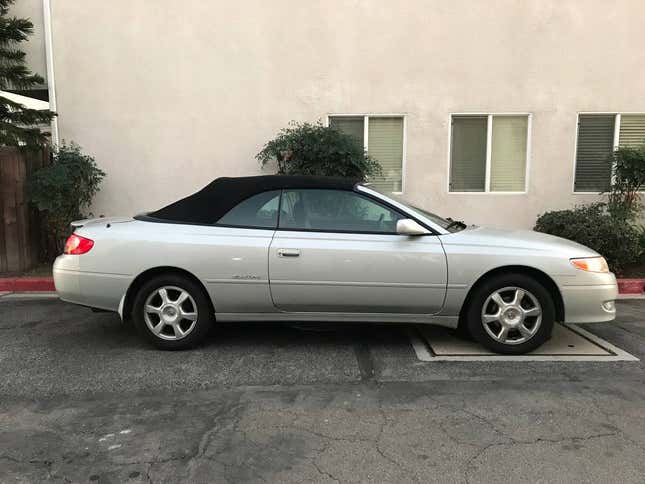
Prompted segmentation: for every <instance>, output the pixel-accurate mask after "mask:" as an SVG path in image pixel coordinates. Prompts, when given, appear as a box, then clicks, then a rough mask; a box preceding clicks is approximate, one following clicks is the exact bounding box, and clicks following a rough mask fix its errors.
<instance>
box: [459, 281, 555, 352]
mask: <svg viewBox="0 0 645 484" xmlns="http://www.w3.org/2000/svg"><path fill="white" fill-rule="evenodd" d="M466 318H467V327H468V331H469V332H470V334H471V335H472V336H473V338H475V340H477V341H478V342H479V343H481V344H482V345H484V346H485V347H486V348H488V349H490V350H492V351H495V352H497V353H504V354H512V355H518V354H523V353H527V352H529V351H532V350H534V349H536V348H538V347H539V346H541V345H542V344H543V343H544V342H545V341H547V340H548V339H549V338H550V337H551V331H552V330H553V323H554V321H555V305H554V303H553V298H552V297H551V294H549V291H548V290H547V289H546V288H545V287H544V286H543V285H542V284H540V283H539V282H538V281H536V280H535V279H533V278H531V277H529V276H526V275H523V274H506V275H499V276H495V277H492V278H490V279H489V280H486V281H484V283H483V284H481V285H480V286H479V287H477V288H476V289H475V292H474V293H473V296H472V298H471V300H470V304H469V306H468V308H467V315H466Z"/></svg>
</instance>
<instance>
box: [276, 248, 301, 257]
mask: <svg viewBox="0 0 645 484" xmlns="http://www.w3.org/2000/svg"><path fill="white" fill-rule="evenodd" d="M278 257H300V249H278Z"/></svg>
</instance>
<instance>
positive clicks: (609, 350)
mask: <svg viewBox="0 0 645 484" xmlns="http://www.w3.org/2000/svg"><path fill="white" fill-rule="evenodd" d="M562 326H563V327H564V328H566V329H569V330H571V331H573V332H574V333H576V334H578V335H580V336H581V337H583V338H585V339H586V340H588V341H590V342H591V343H593V344H594V345H596V346H598V347H599V348H600V349H602V350H605V351H604V352H603V354H597V355H590V354H575V353H573V354H552V355H550V354H544V353H542V354H531V353H529V354H526V355H500V354H494V353H488V352H485V351H482V349H481V347H479V345H477V344H476V343H474V342H473V343H472V344H469V345H470V346H472V347H473V348H474V349H475V353H476V352H477V350H479V351H480V352H481V354H463V352H462V351H461V350H458V351H455V353H456V354H452V355H451V354H449V353H446V352H445V351H443V352H442V354H441V355H437V354H435V353H434V351H432V341H431V340H426V339H425V338H423V337H422V335H421V333H420V332H419V331H418V330H415V329H409V330H408V337H409V338H410V342H411V344H412V348H413V349H414V352H415V353H416V355H417V358H418V359H419V360H420V361H426V362H430V361H526V362H533V361H563V362H565V361H639V359H638V358H637V357H635V356H633V355H631V354H630V353H627V352H626V351H625V350H622V349H621V348H618V347H617V346H614V345H613V344H611V343H609V342H608V341H606V340H604V339H602V338H599V337H598V336H596V335H594V334H592V333H590V332H588V331H586V330H584V329H582V328H581V327H579V326H578V325H575V324H567V325H562ZM443 346H444V348H445V346H446V345H445V344H444V345H443ZM456 346H457V345H456ZM458 346H461V347H462V348H463V342H460V344H459V345H458ZM455 349H457V348H455Z"/></svg>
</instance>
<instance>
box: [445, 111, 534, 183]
mask: <svg viewBox="0 0 645 484" xmlns="http://www.w3.org/2000/svg"><path fill="white" fill-rule="evenodd" d="M455 116H486V117H487V125H486V181H485V184H484V191H481V192H459V191H453V190H450V181H451V178H450V177H451V172H452V118H453V117H455ZM493 116H526V117H527V123H526V157H525V160H524V168H525V170H526V171H525V173H524V190H522V191H518V192H495V191H491V189H490V170H491V154H492V140H493ZM532 132H533V113H513V112H502V113H450V114H449V115H448V176H447V177H446V180H447V181H446V191H447V193H448V194H449V195H526V194H527V193H528V191H529V188H528V187H529V175H530V173H531V153H532V147H531V145H532V143H531V138H532Z"/></svg>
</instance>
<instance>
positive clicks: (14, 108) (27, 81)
mask: <svg viewBox="0 0 645 484" xmlns="http://www.w3.org/2000/svg"><path fill="white" fill-rule="evenodd" d="M14 2H15V0H0V90H2V91H7V90H12V89H13V90H24V89H30V88H32V87H34V86H38V85H40V84H42V83H43V82H44V79H43V78H42V77H41V76H39V75H38V74H34V73H32V72H31V71H30V70H29V68H28V67H27V66H26V63H25V53H24V52H23V51H21V50H20V49H19V45H20V43H21V42H24V41H25V40H27V39H28V38H29V36H30V35H31V34H32V33H33V29H34V25H33V23H32V22H31V20H29V19H26V18H17V17H15V16H10V15H9V7H10V6H11V5H12V4H13V3H14ZM53 116H54V113H52V112H51V111H48V110H45V111H41V110H36V109H28V108H26V107H25V106H24V105H22V104H20V103H17V102H14V101H12V100H10V99H8V98H7V97H5V96H2V95H1V94H0V145H3V146H20V147H27V148H38V147H40V146H43V145H45V144H46V143H47V142H48V136H47V134H46V133H43V132H42V130H41V129H40V126H41V125H43V124H45V123H48V122H50V121H51V119H52V117H53Z"/></svg>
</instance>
